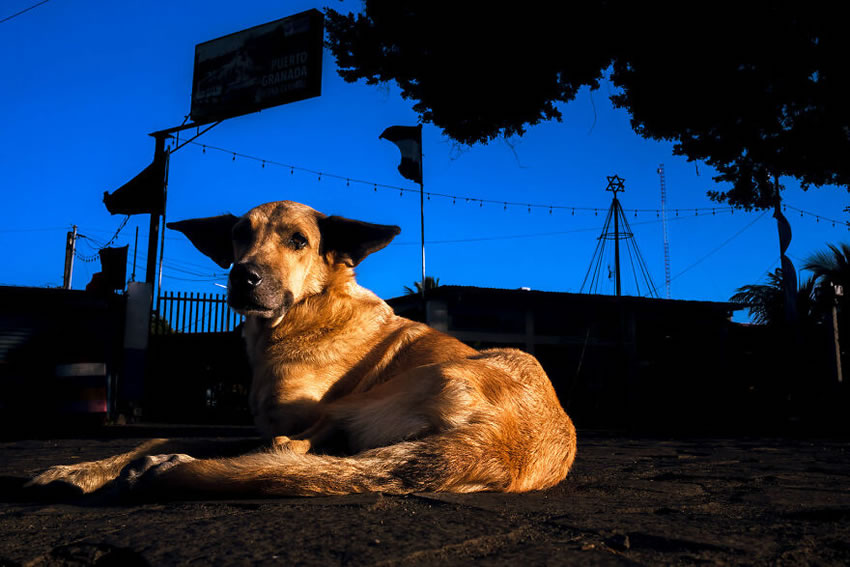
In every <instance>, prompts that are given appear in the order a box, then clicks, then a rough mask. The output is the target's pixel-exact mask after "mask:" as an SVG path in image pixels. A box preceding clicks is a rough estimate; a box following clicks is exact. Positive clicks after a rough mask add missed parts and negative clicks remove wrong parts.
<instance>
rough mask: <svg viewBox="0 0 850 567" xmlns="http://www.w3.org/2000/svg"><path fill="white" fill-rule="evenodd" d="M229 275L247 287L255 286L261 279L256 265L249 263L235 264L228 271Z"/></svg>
mask: <svg viewBox="0 0 850 567" xmlns="http://www.w3.org/2000/svg"><path fill="white" fill-rule="evenodd" d="M230 277H231V278H233V280H234V281H235V282H238V283H241V284H245V285H247V286H248V287H251V288H253V287H257V286H258V285H260V283H261V282H262V281H263V276H261V275H260V272H259V270H258V269H257V266H255V265H254V264H249V263H242V264H236V265H235V266H233V269H232V270H231V271H230Z"/></svg>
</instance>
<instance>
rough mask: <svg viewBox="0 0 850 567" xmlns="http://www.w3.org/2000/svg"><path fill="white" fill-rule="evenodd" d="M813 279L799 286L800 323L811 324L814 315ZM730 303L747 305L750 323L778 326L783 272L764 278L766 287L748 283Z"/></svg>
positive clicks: (782, 309) (782, 314)
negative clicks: (806, 322)
mask: <svg viewBox="0 0 850 567" xmlns="http://www.w3.org/2000/svg"><path fill="white" fill-rule="evenodd" d="M815 279H816V278H815V277H814V276H812V277H810V278H809V279H807V280H806V281H804V282H802V283H801V284H798V287H797V315H798V317H799V318H800V322H804V321H812V320H813V319H815V317H816V312H815V304H814V297H815ZM729 301H731V302H732V303H738V304H740V305H746V306H747V310H748V311H749V313H750V316H751V317H752V318H753V322H754V323H756V324H758V325H770V326H777V325H782V324H784V323H785V290H784V289H783V287H782V269H781V268H777V269H776V270H775V271H773V272H771V273H769V274H768V275H767V283H766V284H750V285H745V286H741V287H739V288H738V292H737V293H736V294H735V295H733V296H732V297H730V298H729Z"/></svg>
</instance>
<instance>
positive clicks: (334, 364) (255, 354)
mask: <svg viewBox="0 0 850 567" xmlns="http://www.w3.org/2000/svg"><path fill="white" fill-rule="evenodd" d="M395 324H398V318H397V317H396V316H395V314H394V313H393V310H392V309H391V308H390V306H389V305H387V304H386V303H384V301H382V300H381V299H380V298H378V297H377V296H376V295H375V294H373V293H372V292H371V291H369V290H367V289H365V288H362V287H360V286H359V285H358V284H357V283H356V282H355V281H354V279H353V278H350V279H348V280H347V281H344V282H340V285H335V286H332V287H328V288H326V289H325V290H323V292H322V293H319V294H315V295H312V296H310V297H307V298H305V299H303V300H301V301H298V302H296V303H295V304H293V305H292V307H291V308H290V310H289V311H288V312H287V313H286V315H285V316H284V317H283V318H282V320H281V322H280V323H279V324H278V325H276V326H274V327H272V326H270V325H269V324H268V321H265V320H262V319H259V318H257V317H248V318H247V319H246V321H245V324H244V327H243V331H242V334H243V337H244V338H245V343H246V345H245V346H246V348H247V352H248V358H249V360H250V362H251V365H252V367H253V375H254V378H253V380H252V383H251V408H252V411H253V413H254V415H255V418H256V419H257V424H258V426H259V427H260V429H261V431H263V433H264V434H265V435H272V436H273V435H280V434H286V432H287V431H288V430H289V429H290V427H293V423H297V422H303V421H305V420H306V421H307V422H309V420H310V419H312V413H313V411H314V407H315V404H317V403H319V401H320V400H321V399H323V398H324V397H325V396H326V395H327V394H328V392H329V391H330V390H331V388H333V387H334V386H335V385H336V384H337V383H339V382H340V381H341V380H342V378H343V377H344V376H345V375H346V374H349V373H350V371H351V360H359V359H361V358H363V357H364V356H366V354H367V353H368V352H369V351H370V350H371V349H372V348H374V346H375V345H374V343H375V342H376V341H378V337H380V335H381V331H382V330H386V328H387V326H390V325H395ZM337 387H339V386H337Z"/></svg>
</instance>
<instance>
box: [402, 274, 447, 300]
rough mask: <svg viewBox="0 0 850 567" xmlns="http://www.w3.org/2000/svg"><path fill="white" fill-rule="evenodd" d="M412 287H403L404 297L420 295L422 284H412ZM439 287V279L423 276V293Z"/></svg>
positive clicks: (419, 282)
mask: <svg viewBox="0 0 850 567" xmlns="http://www.w3.org/2000/svg"><path fill="white" fill-rule="evenodd" d="M413 286H414V287H408V286H404V294H405V295H419V294H420V293H422V282H421V281H418V282H413ZM438 287H440V278H435V277H432V276H425V291H428V290H431V289H437V288H438Z"/></svg>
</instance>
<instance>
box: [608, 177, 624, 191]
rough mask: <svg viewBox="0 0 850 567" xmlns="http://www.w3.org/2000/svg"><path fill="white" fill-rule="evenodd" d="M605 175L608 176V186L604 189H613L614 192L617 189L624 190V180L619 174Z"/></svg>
mask: <svg viewBox="0 0 850 567" xmlns="http://www.w3.org/2000/svg"><path fill="white" fill-rule="evenodd" d="M606 177H607V178H608V187H607V188H606V189H605V190H606V191H613V192H614V193H615V194H616V193H617V192H618V191H625V190H626V189H625V187H623V184H624V183H625V182H626V180H625V179H623V178H622V177H620V176H619V175H607V176H606Z"/></svg>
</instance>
